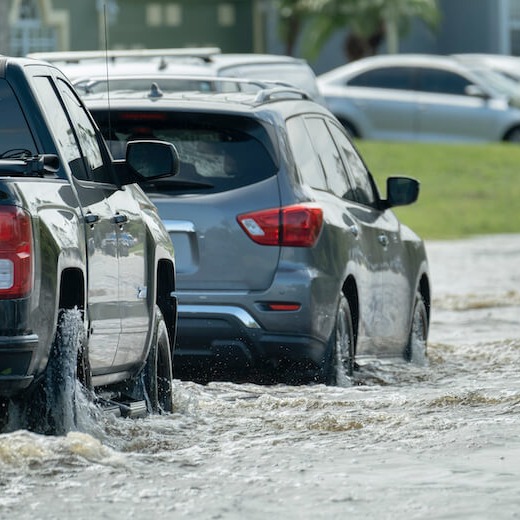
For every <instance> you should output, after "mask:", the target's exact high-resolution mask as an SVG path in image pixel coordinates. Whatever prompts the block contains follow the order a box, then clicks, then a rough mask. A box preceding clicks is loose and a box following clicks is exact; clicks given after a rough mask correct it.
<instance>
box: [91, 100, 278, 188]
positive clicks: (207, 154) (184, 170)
mask: <svg viewBox="0 0 520 520" xmlns="http://www.w3.org/2000/svg"><path fill="white" fill-rule="evenodd" d="M92 114H93V116H94V118H95V119H96V120H97V123H98V125H99V127H100V129H101V131H102V133H103V135H104V136H105V139H106V140H107V142H108V144H109V147H110V149H111V152H112V155H113V156H114V158H115V159H120V158H123V157H124V153H125V147H126V142H127V141H130V140H132V139H159V140H161V141H168V142H170V143H172V144H173V145H174V146H175V147H176V149H177V151H178V153H179V157H180V160H181V165H180V172H179V174H178V175H177V176H175V177H172V178H167V179H163V180H158V181H154V183H153V185H144V186H143V187H144V188H145V190H147V191H154V192H156V191H161V192H168V193H171V194H176V193H179V192H182V193H187V192H188V193H189V192H197V193H200V192H204V191H207V192H210V193H215V192H222V191H227V190H231V189H236V188H240V187H242V186H247V185H250V184H254V183H256V182H260V181H262V180H264V179H267V178H269V177H272V176H273V175H275V174H276V172H277V167H276V164H275V161H274V159H273V157H274V153H273V150H272V149H271V144H270V143H271V142H270V139H269V137H268V134H267V132H266V130H265V128H263V127H262V125H260V124H259V123H258V122H256V121H254V120H252V119H249V118H244V117H237V116H222V115H218V116H211V115H208V114H193V113H185V112H166V111H142V110H134V111H128V110H124V111H123V110H121V111H117V110H114V109H112V111H111V114H110V131H109V121H108V114H107V113H106V112H99V111H96V110H92Z"/></svg>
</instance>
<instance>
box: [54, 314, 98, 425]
mask: <svg viewBox="0 0 520 520" xmlns="http://www.w3.org/2000/svg"><path fill="white" fill-rule="evenodd" d="M85 349H86V341H85V330H84V326H83V317H82V315H81V312H80V311H79V310H77V309H67V310H61V311H60V313H59V317H58V327H57V330H56V334H55V337H54V341H53V344H52V349H51V354H50V358H49V362H48V365H47V371H46V374H45V381H44V392H45V403H44V406H45V414H44V419H45V421H46V423H47V424H46V426H47V428H48V430H49V432H48V433H52V434H58V435H59V434H63V433H66V432H68V431H70V430H74V429H76V427H77V420H78V406H79V403H80V400H81V399H80V393H81V392H83V391H84V390H85V389H88V388H90V385H91V375H90V366H89V364H88V356H87V355H86V351H85Z"/></svg>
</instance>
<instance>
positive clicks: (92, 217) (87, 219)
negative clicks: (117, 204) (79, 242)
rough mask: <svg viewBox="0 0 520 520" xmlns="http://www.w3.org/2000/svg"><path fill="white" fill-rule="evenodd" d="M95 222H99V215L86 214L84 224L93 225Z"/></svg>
mask: <svg viewBox="0 0 520 520" xmlns="http://www.w3.org/2000/svg"><path fill="white" fill-rule="evenodd" d="M96 222H99V215H94V213H87V214H86V215H85V223H86V224H90V225H91V226H92V225H94V224H95V223H96Z"/></svg>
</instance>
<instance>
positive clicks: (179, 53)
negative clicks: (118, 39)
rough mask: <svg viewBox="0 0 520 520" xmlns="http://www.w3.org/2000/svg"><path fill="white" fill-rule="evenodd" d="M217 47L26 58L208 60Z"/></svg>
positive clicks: (41, 54) (33, 54)
mask: <svg viewBox="0 0 520 520" xmlns="http://www.w3.org/2000/svg"><path fill="white" fill-rule="evenodd" d="M221 52H222V51H221V49H220V48H219V47H186V48H178V49H119V50H107V51H99V50H95V51H64V52H59V51H58V52H31V53H29V54H27V58H33V59H38V60H43V61H48V62H51V63H52V62H69V63H75V62H80V61H85V60H99V59H104V58H109V59H117V58H136V59H139V58H161V57H179V58H201V59H203V60H208V59H209V57H210V56H212V55H213V54H220V53H221Z"/></svg>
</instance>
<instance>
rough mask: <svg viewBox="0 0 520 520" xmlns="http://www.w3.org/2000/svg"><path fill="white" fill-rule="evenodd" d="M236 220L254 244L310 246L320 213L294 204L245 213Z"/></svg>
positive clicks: (321, 218) (313, 239)
mask: <svg viewBox="0 0 520 520" xmlns="http://www.w3.org/2000/svg"><path fill="white" fill-rule="evenodd" d="M237 220H238V223H239V224H240V225H241V226H242V228H243V229H244V231H245V232H246V233H247V234H248V236H249V238H251V240H253V241H255V242H256V243H258V244H262V245H264V246H292V247H312V246H313V245H314V244H315V242H316V240H317V238H318V235H319V234H320V231H321V226H322V224H323V211H322V209H321V208H319V207H318V206H312V205H309V204H295V205H294V206H284V207H281V208H273V209H265V210H261V211H253V212H251V213H245V214H242V215H239V216H238V217H237Z"/></svg>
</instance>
